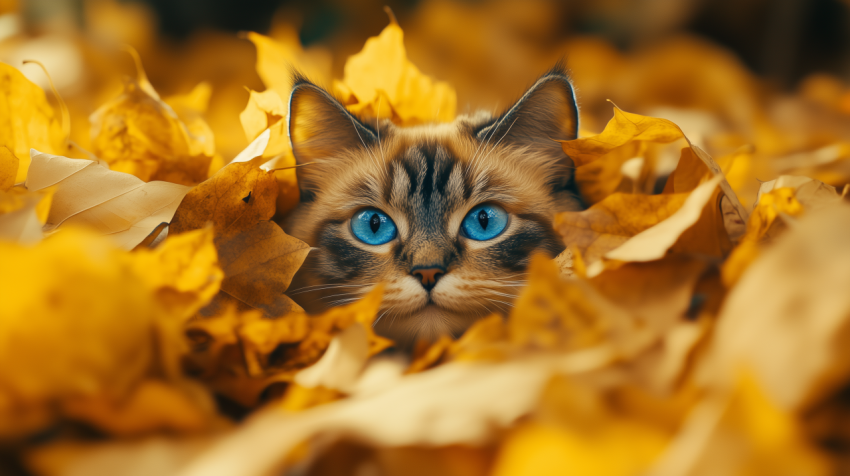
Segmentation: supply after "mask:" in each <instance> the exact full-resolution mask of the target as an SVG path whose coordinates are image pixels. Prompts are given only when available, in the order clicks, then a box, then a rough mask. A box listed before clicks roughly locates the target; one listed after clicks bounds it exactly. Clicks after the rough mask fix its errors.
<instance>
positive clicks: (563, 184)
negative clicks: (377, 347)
mask: <svg viewBox="0 0 850 476" xmlns="http://www.w3.org/2000/svg"><path fill="white" fill-rule="evenodd" d="M290 111H291V113H290V124H289V127H290V136H291V138H292V148H293V153H294V154H295V157H296V160H297V161H298V163H300V164H305V163H310V165H307V166H304V167H300V168H299V170H298V174H299V176H298V178H299V184H300V186H301V192H302V203H301V204H300V205H299V206H298V208H297V209H296V210H295V211H294V212H293V213H292V214H291V215H290V216H289V217H288V219H287V221H286V223H285V225H284V227H285V229H286V230H287V232H289V233H290V234H291V235H293V236H295V237H297V238H299V239H301V240H304V241H306V242H307V243H309V244H310V245H311V246H313V247H315V250H313V251H312V252H311V254H310V256H309V257H308V259H307V261H306V262H305V264H304V266H303V267H302V269H301V271H299V273H298V275H297V276H296V280H295V282H294V283H293V286H291V289H292V290H293V291H292V292H291V293H290V294H291V295H292V297H293V298H294V299H295V300H296V301H297V302H299V304H301V305H302V306H304V307H305V309H307V310H308V311H311V312H317V311H321V310H322V309H324V308H326V307H328V306H333V305H339V304H344V303H348V302H352V301H354V300H356V299H358V298H359V297H360V296H362V295H363V294H364V293H366V292H368V291H369V290H371V289H372V288H373V287H374V286H375V285H377V284H378V283H381V282H384V283H386V288H385V295H384V301H383V304H382V307H381V312H380V314H379V316H378V318H377V320H376V322H375V329H376V330H377V332H379V333H380V334H382V335H385V336H387V337H390V338H392V339H395V340H396V341H397V342H398V343H399V344H401V345H402V346H409V345H411V344H412V343H413V342H415V341H416V340H417V339H429V340H430V339H434V338H436V337H438V336H440V335H442V334H450V335H455V336H457V335H459V334H460V333H462V332H463V331H464V330H465V329H466V328H467V327H468V326H469V325H470V324H471V323H472V322H474V321H475V320H476V319H478V318H481V317H483V316H486V315H489V314H491V313H493V312H502V313H504V312H506V311H507V310H508V309H509V308H510V307H511V306H512V302H513V299H514V297H515V296H516V294H517V293H518V292H519V290H520V289H521V287H522V285H523V284H524V282H525V280H524V272H525V268H526V266H527V264H528V261H529V257H530V255H532V254H533V253H536V252H543V253H546V254H548V255H550V256H555V255H556V254H558V253H560V252H561V251H562V250H563V249H564V245H563V243H562V242H561V240H560V238H559V237H558V235H557V234H556V233H555V231H554V230H553V228H552V218H553V216H554V215H555V214H556V213H558V212H561V211H567V210H578V209H581V203H580V200H579V199H578V198H577V195H576V193H575V191H574V185H573V180H572V168H573V166H572V161H571V160H570V159H569V157H567V156H566V155H565V154H564V153H563V151H562V149H561V145H560V143H558V142H555V140H568V139H573V138H575V137H576V133H577V130H578V110H577V106H576V103H575V97H574V94H573V89H572V86H571V84H570V82H569V80H568V78H567V76H566V74H565V73H564V71H563V69H562V68H561V67H556V68H555V69H554V70H552V71H550V72H548V73H546V74H545V75H543V76H542V77H541V78H540V79H539V80H538V81H537V82H535V84H534V85H533V86H531V88H529V90H528V91H527V92H526V93H525V94H524V95H523V96H522V97H521V98H520V99H519V100H518V101H517V102H516V104H514V105H513V106H512V107H511V108H509V109H508V110H507V111H506V112H505V113H504V114H502V115H500V116H498V117H492V116H490V115H488V114H486V113H479V114H477V115H474V116H471V117H470V116H463V117H459V118H457V119H456V120H455V121H454V122H452V123H449V124H433V125H423V126H416V127H407V128H405V127H397V126H395V125H393V124H392V123H391V122H390V121H387V120H383V121H376V120H374V119H372V120H369V119H362V120H361V119H360V118H357V117H354V116H353V115H351V114H350V113H348V111H347V110H346V109H345V108H344V107H343V106H342V105H341V104H339V102H337V101H336V100H335V99H334V98H333V97H331V96H330V95H329V94H328V93H327V92H325V91H324V90H322V89H321V88H319V87H317V86H315V85H313V84H312V83H310V82H309V81H307V80H305V79H304V78H300V77H298V78H296V81H295V85H294V87H293V93H292V96H291V100H290ZM485 202H486V203H495V204H498V205H500V206H501V207H502V208H504V209H505V210H506V211H507V212H508V213H509V215H510V218H509V222H508V225H507V228H506V229H505V231H504V232H502V233H501V234H500V235H499V236H497V237H496V238H494V239H492V240H489V241H475V240H471V239H469V238H466V237H464V236H463V235H461V234H460V233H459V230H460V226H461V221H462V220H463V218H464V217H465V215H466V214H467V213H468V212H469V210H470V209H471V208H473V207H474V206H476V205H479V204H481V203H485ZM364 207H374V208H378V209H380V210H382V211H383V212H384V213H386V214H388V215H389V216H390V217H391V218H392V220H393V221H394V222H395V224H396V226H397V228H398V236H397V237H396V238H395V239H394V240H392V241H390V242H389V243H386V244H384V245H379V246H371V245H367V244H365V243H362V242H361V241H359V240H358V239H357V238H355V237H354V236H353V234H352V232H351V229H350V220H351V217H352V216H353V215H354V213H355V212H357V211H358V210H360V209H362V208H364ZM429 266H437V267H441V268H443V269H445V270H446V273H445V275H443V276H442V278H441V279H439V281H437V283H436V285H435V286H434V287H433V289H431V290H430V291H428V290H426V289H425V287H424V286H422V285H421V284H420V281H419V279H418V278H417V277H415V276H414V275H413V274H412V271H413V270H415V269H417V268H422V267H429Z"/></svg>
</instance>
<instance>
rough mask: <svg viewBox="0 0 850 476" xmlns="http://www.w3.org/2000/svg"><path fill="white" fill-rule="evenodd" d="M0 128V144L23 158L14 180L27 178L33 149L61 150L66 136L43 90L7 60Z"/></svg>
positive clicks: (0, 70)
mask: <svg viewBox="0 0 850 476" xmlns="http://www.w3.org/2000/svg"><path fill="white" fill-rule="evenodd" d="M0 131H2V132H0V146H3V147H5V148H7V149H8V150H9V151H11V152H12V153H13V154H14V155H15V156H16V157H17V158H18V160H19V161H20V165H19V166H18V169H17V174H16V175H15V179H14V183H20V182H23V181H24V180H26V178H27V169H28V167H29V162H30V149H33V148H34V149H38V150H43V151H46V152H48V153H54V154H59V153H62V152H64V145H65V140H66V139H67V138H66V137H65V134H64V132H63V131H62V124H61V123H60V120H59V118H58V117H57V115H56V112H55V111H54V110H53V108H52V107H51V106H50V104H48V102H47V97H46V96H45V94H44V91H42V90H41V88H39V87H38V86H36V85H35V84H33V83H32V82H31V81H30V80H28V79H27V78H26V77H24V75H23V74H22V73H21V72H20V71H18V70H17V69H16V68H13V67H12V66H10V65H8V64H5V63H0ZM4 161H5V160H4ZM7 180H8V179H7Z"/></svg>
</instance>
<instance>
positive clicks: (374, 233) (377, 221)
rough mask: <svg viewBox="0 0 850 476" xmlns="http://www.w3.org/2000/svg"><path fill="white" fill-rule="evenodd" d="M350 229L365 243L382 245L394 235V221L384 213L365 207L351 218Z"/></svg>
mask: <svg viewBox="0 0 850 476" xmlns="http://www.w3.org/2000/svg"><path fill="white" fill-rule="evenodd" d="M351 231H352V232H353V233H354V236H356V237H357V239H358V240H360V241H362V242H363V243H366V244H367V245H383V244H384V243H387V242H389V241H390V240H392V239H393V238H395V235H396V227H395V223H393V221H392V219H390V217H388V216H387V214H386V213H384V212H382V211H380V210H375V209H374V208H367V209H365V210H361V211H359V212H357V213H356V214H355V215H354V217H352V218H351Z"/></svg>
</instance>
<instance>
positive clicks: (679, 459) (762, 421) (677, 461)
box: [651, 372, 835, 476]
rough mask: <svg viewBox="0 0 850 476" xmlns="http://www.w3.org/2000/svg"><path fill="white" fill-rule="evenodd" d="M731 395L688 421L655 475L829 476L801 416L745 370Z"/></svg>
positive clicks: (713, 399)
mask: <svg viewBox="0 0 850 476" xmlns="http://www.w3.org/2000/svg"><path fill="white" fill-rule="evenodd" d="M739 375H740V378H738V379H737V381H736V384H735V386H734V388H732V389H730V390H731V392H730V393H729V394H726V395H716V394H715V395H711V396H708V397H707V398H706V399H705V400H704V401H703V402H702V403H700V404H699V405H698V406H697V407H696V408H695V409H694V410H693V412H692V415H691V416H690V417H689V418H688V420H686V424H685V425H684V427H683V428H682V429H681V430H680V432H679V435H678V436H677V438H676V439H674V440H673V441H672V443H671V445H670V448H669V449H668V451H667V453H666V454H665V455H664V457H663V458H662V459H661V460H660V461H659V462H658V464H657V465H656V467H655V468H653V471H652V472H651V474H660V475H674V474H675V475H686V476H710V475H716V474H729V475H741V476H744V475H751V474H765V475H767V474H769V475H771V476H773V475H776V476H826V475H829V474H835V468H833V467H832V464H831V463H830V461H829V460H828V459H827V458H826V455H825V454H823V453H822V452H821V451H819V450H818V449H817V448H816V447H814V446H813V445H812V443H811V442H810V441H809V439H808V438H807V435H806V434H805V432H804V431H803V428H801V426H800V424H799V422H798V421H797V419H796V417H795V416H794V415H792V414H790V413H788V412H787V411H786V410H784V409H783V408H781V407H778V406H777V405H776V403H775V402H774V400H773V399H772V398H770V395H769V394H766V393H765V392H764V391H763V390H762V388H761V387H760V386H759V385H758V383H757V379H754V378H753V376H752V375H751V374H749V373H746V372H741V373H740V374H739Z"/></svg>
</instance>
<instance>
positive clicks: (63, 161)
mask: <svg viewBox="0 0 850 476" xmlns="http://www.w3.org/2000/svg"><path fill="white" fill-rule="evenodd" d="M26 185H27V188H28V189H29V190H32V191H39V190H44V189H46V188H47V187H54V189H55V195H54V196H53V202H52V205H51V207H50V214H49V215H48V216H47V221H46V227H45V229H46V231H47V232H55V231H57V230H59V229H61V228H63V227H68V226H86V227H91V228H93V229H94V230H96V231H97V232H98V233H101V234H104V235H108V236H109V237H110V238H111V239H112V240H113V241H115V243H117V244H118V245H119V246H121V247H123V248H126V249H132V248H134V247H135V246H136V245H138V244H139V243H141V242H142V240H144V239H145V237H147V236H148V235H149V234H150V233H151V231H153V230H154V229H155V228H156V227H157V226H158V225H159V224H160V223H162V222H169V221H171V218H172V217H173V216H174V213H175V211H176V210H177V209H178V206H179V205H180V202H181V200H183V197H184V196H185V195H186V193H187V192H189V187H187V186H185V185H178V184H174V183H169V182H149V183H145V182H143V181H142V180H140V179H139V178H138V177H135V176H133V175H130V174H126V173H121V172H115V171H111V170H109V169H108V168H106V167H104V166H103V164H101V163H99V162H94V161H91V160H84V159H69V158H67V157H61V156H58V155H49V154H44V153H40V152H38V151H34V152H33V155H32V164H31V165H30V172H29V176H28V177H27V182H26Z"/></svg>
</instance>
